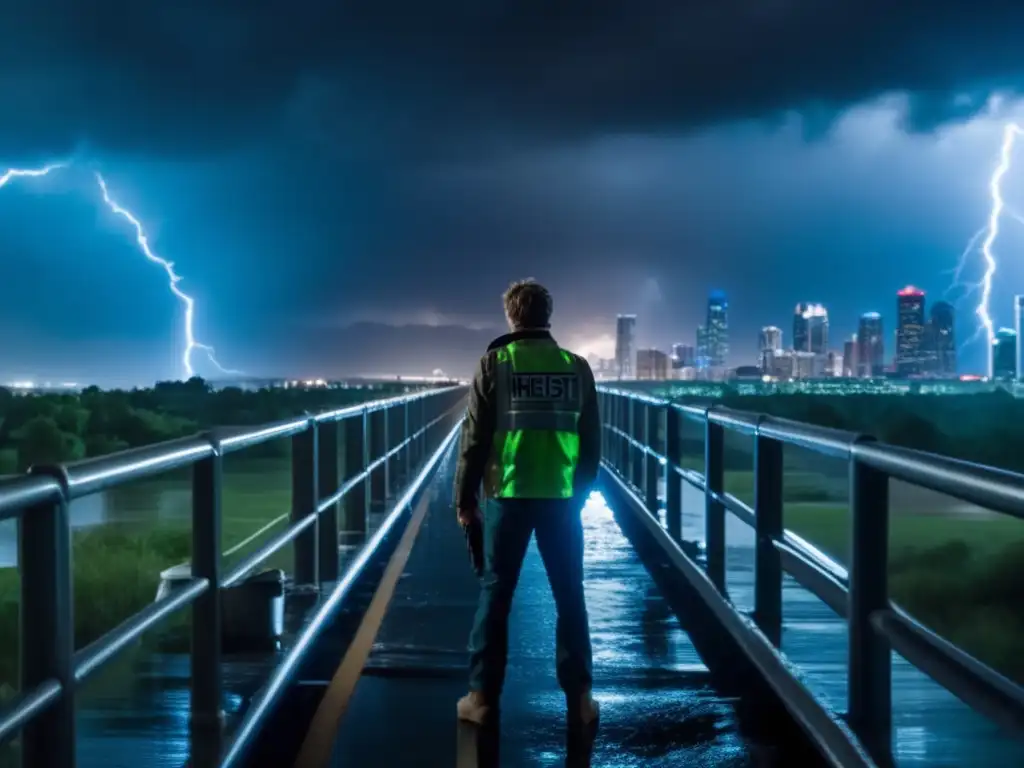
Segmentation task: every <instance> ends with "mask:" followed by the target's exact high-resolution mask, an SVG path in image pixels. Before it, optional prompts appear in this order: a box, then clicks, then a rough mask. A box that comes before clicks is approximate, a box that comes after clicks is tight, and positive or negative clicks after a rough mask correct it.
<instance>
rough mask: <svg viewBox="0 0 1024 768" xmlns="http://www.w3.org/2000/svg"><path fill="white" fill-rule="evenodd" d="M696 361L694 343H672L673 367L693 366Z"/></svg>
mask: <svg viewBox="0 0 1024 768" xmlns="http://www.w3.org/2000/svg"><path fill="white" fill-rule="evenodd" d="M695 362H696V352H695V351H694V349H693V345H692V344H673V345H672V367H673V368H675V369H679V368H692V367H693V366H694V364H695Z"/></svg>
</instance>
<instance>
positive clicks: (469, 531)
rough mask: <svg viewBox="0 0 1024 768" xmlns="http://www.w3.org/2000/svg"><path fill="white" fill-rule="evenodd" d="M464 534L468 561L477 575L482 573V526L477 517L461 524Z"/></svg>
mask: <svg viewBox="0 0 1024 768" xmlns="http://www.w3.org/2000/svg"><path fill="white" fill-rule="evenodd" d="M462 532H463V534H465V536H466V548H467V549H468V550H469V563H470V565H471V566H473V570H474V571H475V572H476V575H477V576H482V575H483V573H484V527H483V523H482V522H481V521H480V519H479V518H474V519H473V521H472V522H470V523H469V524H467V525H463V526H462Z"/></svg>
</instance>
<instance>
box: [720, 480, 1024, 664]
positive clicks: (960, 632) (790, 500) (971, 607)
mask: <svg viewBox="0 0 1024 768" xmlns="http://www.w3.org/2000/svg"><path fill="white" fill-rule="evenodd" d="M725 486H726V490H727V491H728V492H729V493H731V494H733V495H735V496H736V497H738V498H740V499H742V500H743V501H745V502H747V503H748V504H753V500H754V499H753V496H754V494H753V475H752V473H750V472H732V473H727V475H726V481H725ZM784 487H785V512H784V518H785V525H786V528H787V529H789V530H791V531H793V532H794V533H796V534H798V535H800V536H802V537H803V538H805V539H807V540H808V541H810V542H811V543H812V544H814V545H815V546H817V547H818V548H820V549H822V550H823V551H825V552H826V553H828V554H829V555H831V556H832V557H834V558H835V559H836V560H838V561H839V562H840V563H843V564H846V563H847V562H848V560H849V539H850V515H849V509H848V506H847V504H846V502H845V499H842V498H838V499H837V498H835V496H836V493H835V489H834V487H831V486H829V485H828V484H826V483H823V482H820V483H819V484H818V485H817V486H815V482H814V478H813V476H812V475H810V474H809V473H787V474H786V481H785V486H784ZM840 496H841V494H840ZM889 573H890V592H891V594H892V597H893V599H894V600H895V601H896V602H897V603H899V604H900V605H901V606H903V607H904V608H905V609H906V610H907V611H908V612H909V613H911V614H912V615H913V616H914V617H915V618H917V619H918V620H919V621H921V622H923V623H924V624H926V625H927V626H929V627H931V628H932V629H933V630H935V631H936V632H938V633H939V634H941V635H942V636H943V637H945V638H946V639H948V640H950V641H952V642H954V643H956V644H957V645H959V646H961V647H963V648H964V649H965V650H967V651H968V652H970V653H971V654H973V655H974V656H976V657H978V658H979V659H981V660H982V661H984V662H986V663H987V664H989V665H991V666H992V667H994V668H996V669H998V670H999V671H1000V672H1002V673H1003V674H1005V675H1007V676H1009V677H1011V678H1012V679H1014V680H1017V681H1019V682H1022V683H1024V657H1021V655H1020V652H1019V648H1020V645H1021V644H1022V643H1024V603H1022V602H1021V600H1020V588H1021V585H1022V584H1024V522H1022V521H1019V520H1016V519H1013V518H1010V517H1006V516H1002V515H1000V516H991V517H989V516H987V515H971V514H967V515H955V514H947V513H944V512H943V511H942V510H941V509H936V510H935V511H934V512H927V511H926V512H920V511H915V512H907V511H903V510H900V509H899V508H894V509H892V510H891V513H890V522H889Z"/></svg>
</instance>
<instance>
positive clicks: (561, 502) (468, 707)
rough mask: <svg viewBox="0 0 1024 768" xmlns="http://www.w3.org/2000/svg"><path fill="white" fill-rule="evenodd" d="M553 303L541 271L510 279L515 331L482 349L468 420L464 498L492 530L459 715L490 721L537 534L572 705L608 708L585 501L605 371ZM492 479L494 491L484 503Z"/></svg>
mask: <svg viewBox="0 0 1024 768" xmlns="http://www.w3.org/2000/svg"><path fill="white" fill-rule="evenodd" d="M551 307H552V303H551V296H550V294H549V293H548V292H547V290H545V289H544V288H543V287H542V286H540V285H538V284H537V283H535V282H533V281H524V282H521V283H515V284H513V285H512V286H511V287H510V288H509V290H508V292H507V293H506V294H505V314H506V317H507V318H508V320H509V325H510V327H511V328H512V332H511V333H509V334H506V335H505V336H501V337H499V338H497V339H495V340H494V341H493V342H492V343H491V345H490V346H489V347H488V349H487V352H486V353H485V354H484V356H483V357H482V358H480V363H479V365H478V366H477V371H476V375H475V376H474V378H473V386H472V388H471V390H470V395H469V405H468V409H467V411H466V419H465V421H464V423H463V427H462V441H461V446H460V455H459V465H458V467H457V469H456V476H455V503H456V508H457V510H458V516H459V521H460V523H461V524H462V525H463V526H464V527H465V528H466V530H467V533H476V532H477V531H480V532H481V533H482V535H481V536H480V541H481V542H482V545H483V550H484V551H483V555H484V557H483V569H482V571H483V572H482V578H481V593H480V604H479V607H478V609H477V616H476V621H475V624H474V627H473V632H472V634H471V636H470V649H471V650H470V693H469V694H468V695H467V696H465V697H463V698H462V699H460V701H459V705H458V713H459V718H460V719H463V720H469V721H472V722H478V723H479V722H482V721H483V720H484V718H485V717H486V716H487V715H488V713H489V712H490V711H491V710H492V708H493V707H494V706H496V705H497V702H498V699H499V698H500V696H501V689H502V686H503V685H504V679H505V666H506V662H507V659H506V656H507V653H508V616H509V610H510V609H511V606H512V597H513V594H514V592H515V588H516V583H517V582H518V579H519V571H520V568H521V567H522V563H523V558H524V557H525V555H526V550H527V547H528V546H529V543H530V539H531V538H532V537H533V536H534V535H536V537H537V548H538V549H539V550H540V554H541V557H542V558H543V560H544V567H545V569H546V570H547V573H548V580H549V582H550V584H551V592H552V594H553V596H554V598H555V605H556V608H557V610H558V623H557V627H558V629H557V637H556V659H557V661H556V668H557V673H558V681H559V684H560V685H561V686H562V688H563V690H564V691H565V694H566V701H567V702H568V704H569V714H570V716H571V717H573V718H579V719H582V720H583V721H584V722H590V721H592V720H594V719H596V718H597V714H598V712H597V705H596V703H595V702H594V700H593V698H592V696H591V694H590V690H591V684H592V677H591V664H592V654H591V647H590V630H589V627H588V619H587V609H586V601H585V599H584V594H583V526H582V521H581V519H580V511H581V507H582V504H583V501H584V499H585V497H586V495H587V493H588V492H589V489H590V487H591V485H592V484H593V483H594V481H595V480H596V479H597V472H598V468H599V465H600V461H601V422H600V416H599V414H598V403H597V388H596V386H595V383H594V374H593V372H592V371H591V370H590V366H589V365H588V364H587V362H586V360H584V359H583V358H581V357H579V356H578V355H575V354H573V353H571V352H568V351H567V350H564V349H561V348H560V347H559V346H558V344H557V342H555V340H554V338H552V336H551V333H550V331H549V330H548V326H549V320H550V316H551ZM481 484H483V485H484V486H486V489H487V495H488V497H489V498H490V499H491V501H490V503H488V504H487V505H486V507H485V508H484V509H483V510H481V509H480V495H479V494H480V486H481ZM472 540H473V539H472V538H471V541H472Z"/></svg>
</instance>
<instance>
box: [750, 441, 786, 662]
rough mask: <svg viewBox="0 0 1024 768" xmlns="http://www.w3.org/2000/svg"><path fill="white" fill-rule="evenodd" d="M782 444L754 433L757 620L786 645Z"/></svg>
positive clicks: (773, 639) (777, 643)
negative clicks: (778, 545)
mask: <svg viewBox="0 0 1024 768" xmlns="http://www.w3.org/2000/svg"><path fill="white" fill-rule="evenodd" d="M782 480H783V472H782V443H780V442H779V441H778V440H772V439H771V438H768V437H764V436H762V435H761V433H760V429H758V431H757V433H756V434H755V436H754V533H755V538H756V543H755V546H754V621H755V622H757V626H758V627H760V629H761V631H762V632H763V633H764V634H765V637H767V638H768V639H769V640H770V641H771V642H772V644H773V645H774V646H775V647H776V648H778V647H779V646H780V645H781V644H782V557H781V555H779V551H778V550H777V549H776V548H775V546H774V544H773V542H774V541H776V540H781V539H782Z"/></svg>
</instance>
